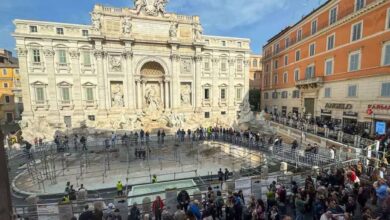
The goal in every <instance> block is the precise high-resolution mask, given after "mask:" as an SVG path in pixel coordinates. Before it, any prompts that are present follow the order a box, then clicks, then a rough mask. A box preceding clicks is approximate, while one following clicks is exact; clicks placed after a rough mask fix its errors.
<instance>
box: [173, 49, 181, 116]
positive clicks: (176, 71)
mask: <svg viewBox="0 0 390 220" xmlns="http://www.w3.org/2000/svg"><path fill="white" fill-rule="evenodd" d="M171 59H172V67H173V71H172V84H171V86H172V94H174V93H176V92H177V91H179V90H180V88H179V83H180V82H179V73H180V56H179V55H178V54H172V56H171ZM179 103H180V102H179V97H178V96H173V95H172V108H173V110H176V109H178V108H179Z"/></svg>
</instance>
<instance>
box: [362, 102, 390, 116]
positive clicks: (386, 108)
mask: <svg viewBox="0 0 390 220" xmlns="http://www.w3.org/2000/svg"><path fill="white" fill-rule="evenodd" d="M376 111H390V105H382V104H371V105H368V107H367V114H368V115H372V114H373V113H375V112H376Z"/></svg>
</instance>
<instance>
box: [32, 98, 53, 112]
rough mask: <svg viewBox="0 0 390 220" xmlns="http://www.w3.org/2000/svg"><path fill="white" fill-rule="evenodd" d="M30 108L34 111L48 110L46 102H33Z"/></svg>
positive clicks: (47, 102)
mask: <svg viewBox="0 0 390 220" xmlns="http://www.w3.org/2000/svg"><path fill="white" fill-rule="evenodd" d="M32 107H33V109H34V110H35V111H37V110H39V109H42V110H45V111H47V110H49V101H48V100H35V101H32Z"/></svg>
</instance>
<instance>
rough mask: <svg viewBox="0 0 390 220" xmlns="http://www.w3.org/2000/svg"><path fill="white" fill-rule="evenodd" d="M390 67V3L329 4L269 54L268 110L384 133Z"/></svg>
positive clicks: (332, 0)
mask: <svg viewBox="0 0 390 220" xmlns="http://www.w3.org/2000/svg"><path fill="white" fill-rule="evenodd" d="M389 65H390V1H387V0H329V1H327V2H325V3H324V4H323V5H321V6H320V7H319V8H317V9H315V10H314V11H313V12H311V13H310V14H308V15H307V16H305V17H303V18H302V19H301V20H300V21H299V22H297V23H296V24H294V25H293V26H290V27H287V28H286V29H284V30H282V31H281V32H280V33H278V34H277V35H275V36H274V37H272V38H271V39H270V40H269V41H268V42H267V44H266V45H265V46H264V47H263V70H264V74H263V79H262V80H263V84H262V85H263V89H262V90H263V91H262V108H263V109H265V110H266V111H268V112H272V113H275V114H278V115H282V116H286V117H288V116H290V117H293V116H296V117H303V116H305V117H315V118H317V119H324V120H332V121H333V122H334V123H335V124H338V125H339V126H343V127H345V126H348V125H352V126H355V127H356V128H357V130H360V131H361V130H365V129H367V130H370V132H371V133H375V132H379V133H381V132H383V130H386V129H387V128H388V127H389V126H390V106H389V105H390V66H389Z"/></svg>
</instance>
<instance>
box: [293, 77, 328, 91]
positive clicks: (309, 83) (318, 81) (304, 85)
mask: <svg viewBox="0 0 390 220" xmlns="http://www.w3.org/2000/svg"><path fill="white" fill-rule="evenodd" d="M323 83H324V78H323V77H320V76H319V77H313V78H308V79H304V80H299V81H297V82H296V83H295V86H296V87H297V88H298V89H316V88H319V87H321V86H322V84H323Z"/></svg>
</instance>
